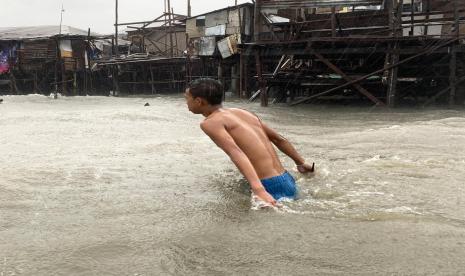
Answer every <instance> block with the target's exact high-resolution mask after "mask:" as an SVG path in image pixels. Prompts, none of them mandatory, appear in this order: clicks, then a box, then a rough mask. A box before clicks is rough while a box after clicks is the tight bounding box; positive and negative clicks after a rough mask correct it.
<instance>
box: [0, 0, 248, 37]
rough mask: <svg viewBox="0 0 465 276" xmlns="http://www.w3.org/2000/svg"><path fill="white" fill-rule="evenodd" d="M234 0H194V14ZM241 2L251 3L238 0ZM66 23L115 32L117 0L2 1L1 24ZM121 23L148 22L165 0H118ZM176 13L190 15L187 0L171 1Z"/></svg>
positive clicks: (98, 31) (158, 13)
mask: <svg viewBox="0 0 465 276" xmlns="http://www.w3.org/2000/svg"><path fill="white" fill-rule="evenodd" d="M234 2H235V1H234V0H191V6H192V15H196V14H201V13H204V12H208V11H212V10H216V9H221V8H224V7H227V6H233V5H234ZM237 2H238V3H239V4H241V3H245V2H250V1H247V0H238V1H237ZM62 3H63V6H64V9H65V12H64V13H63V25H69V26H73V27H76V28H80V29H84V30H87V28H91V31H93V32H97V33H101V34H108V33H112V32H114V27H113V24H114V21H115V0H0V7H1V8H0V10H1V12H0V27H22V26H38V25H59V24H60V10H61V4H62ZM118 3H119V20H118V21H119V22H120V23H122V22H135V21H148V20H152V19H155V18H156V17H158V16H159V15H161V14H162V13H163V11H164V0H118ZM171 6H172V8H173V9H174V12H175V13H178V14H187V0H171Z"/></svg>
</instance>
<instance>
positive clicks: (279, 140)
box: [260, 120, 314, 173]
mask: <svg viewBox="0 0 465 276" xmlns="http://www.w3.org/2000/svg"><path fill="white" fill-rule="evenodd" d="M260 122H261V124H262V126H263V130H264V131H265V133H266V135H267V136H268V138H269V139H270V141H271V142H272V143H273V144H274V145H275V146H276V147H277V148H278V149H279V150H280V151H282V152H283V153H284V154H286V155H287V156H289V157H290V158H291V159H292V160H294V162H295V164H296V165H297V169H298V170H299V172H301V173H307V172H313V170H314V167H313V165H309V164H307V163H305V159H304V158H303V157H302V156H301V155H300V154H299V153H298V152H297V150H296V149H295V148H294V146H293V145H292V144H291V143H290V142H289V141H288V140H287V139H286V138H284V137H283V136H281V135H280V134H279V133H277V132H276V131H275V130H273V129H272V128H270V127H269V126H267V125H266V124H264V123H263V122H262V121H261V120H260Z"/></svg>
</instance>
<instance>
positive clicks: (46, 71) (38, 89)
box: [0, 26, 99, 95]
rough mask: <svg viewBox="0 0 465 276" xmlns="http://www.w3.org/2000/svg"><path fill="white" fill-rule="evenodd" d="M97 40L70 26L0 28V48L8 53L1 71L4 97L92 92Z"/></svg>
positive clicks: (88, 32)
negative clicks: (92, 71) (3, 68)
mask: <svg viewBox="0 0 465 276" xmlns="http://www.w3.org/2000/svg"><path fill="white" fill-rule="evenodd" d="M93 39H95V36H94V35H92V36H91V34H90V31H84V30H80V29H76V28H73V27H69V26H61V27H60V26H38V27H18V28H0V48H1V49H3V52H4V53H5V52H6V51H9V53H8V55H4V56H7V58H6V59H4V63H5V61H6V64H7V65H6V67H8V68H7V70H2V71H0V79H1V80H2V81H0V85H1V84H3V85H1V86H0V91H1V93H9V94H19V93H31V92H32V93H42V94H49V93H51V92H55V93H57V92H60V93H63V94H65V95H82V94H89V93H90V92H91V90H90V87H91V86H92V85H91V81H92V73H91V71H90V68H91V66H92V63H93V60H95V59H96V58H97V57H98V52H99V50H98V49H97V48H96V47H95V45H94V44H93V43H92V40H93Z"/></svg>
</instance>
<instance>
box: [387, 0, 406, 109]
mask: <svg viewBox="0 0 465 276" xmlns="http://www.w3.org/2000/svg"><path fill="white" fill-rule="evenodd" d="M391 1H393V0H388V2H391ZM390 8H391V10H390V11H389V15H390V18H389V19H390V20H391V21H390V25H391V28H392V29H391V35H392V36H393V37H395V38H398V37H399V35H402V29H401V26H402V8H403V0H400V1H399V2H398V3H397V6H396V7H395V8H394V3H392V2H391V5H390ZM391 45H392V47H391V53H390V58H389V59H388V60H389V63H390V64H391V65H392V64H397V63H399V54H400V50H399V42H398V41H397V40H396V41H395V42H393V43H392V44H391ZM398 72H399V67H398V66H396V67H393V68H391V69H390V70H389V71H388V78H387V87H388V89H387V105H388V106H389V107H394V106H395V104H396V98H397V77H398V76H397V75H398Z"/></svg>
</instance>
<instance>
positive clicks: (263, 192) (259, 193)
mask: <svg viewBox="0 0 465 276" xmlns="http://www.w3.org/2000/svg"><path fill="white" fill-rule="evenodd" d="M253 193H254V194H255V195H256V196H258V197H259V198H260V199H261V200H263V201H264V202H266V203H268V204H271V205H273V206H276V199H274V198H273V197H272V196H271V195H270V194H269V193H268V192H267V191H266V190H265V189H260V190H258V191H253Z"/></svg>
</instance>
